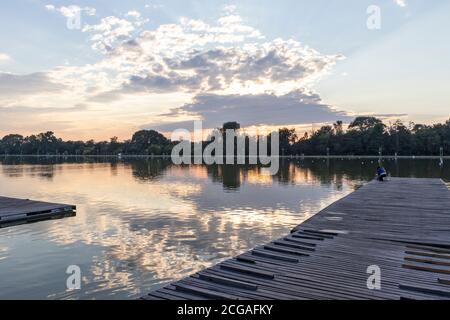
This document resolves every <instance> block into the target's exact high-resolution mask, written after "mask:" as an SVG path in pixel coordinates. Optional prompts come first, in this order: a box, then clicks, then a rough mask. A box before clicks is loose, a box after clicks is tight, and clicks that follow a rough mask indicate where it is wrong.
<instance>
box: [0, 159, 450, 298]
mask: <svg viewBox="0 0 450 320" xmlns="http://www.w3.org/2000/svg"><path fill="white" fill-rule="evenodd" d="M385 166H386V168H387V169H388V171H390V173H391V174H392V175H393V176H411V177H441V178H444V179H446V180H450V168H449V163H448V162H447V163H445V165H444V167H443V168H441V167H439V166H438V161H437V160H398V161H394V160H390V161H386V162H385ZM375 168H376V161H375V160H374V161H372V160H367V159H364V160H331V161H328V162H327V161H325V160H321V159H315V160H312V159H306V160H298V161H290V162H289V161H286V162H284V163H283V164H282V166H281V170H280V173H279V175H278V176H275V177H268V176H265V175H263V174H261V171H260V169H259V168H257V167H243V166H211V167H207V166H174V165H171V164H170V162H168V161H165V160H153V161H146V160H124V161H114V160H113V161H108V160H105V159H90V160H65V161H61V160H56V159H35V158H31V159H11V158H7V159H0V195H3V196H9V197H19V198H30V199H36V200H44V201H51V202H63V203H69V204H75V205H77V209H78V210H77V216H76V217H73V218H65V219H62V220H53V221H44V222H39V223H35V224H27V225H20V226H15V227H9V228H4V229H0V298H3V299H5V298H44V299H129V298H137V297H139V296H140V295H143V294H145V293H146V292H148V291H150V290H152V289H156V288H158V287H160V286H162V285H164V284H166V283H168V282H170V281H173V280H175V279H178V278H181V277H183V276H186V275H188V274H190V273H193V272H195V271H198V270H200V269H202V268H205V267H208V266H211V265H212V264H215V263H217V262H219V261H221V260H223V259H225V258H227V257H230V256H234V255H237V254H239V253H240V252H243V251H245V250H247V249H249V248H251V247H254V246H256V245H258V244H262V243H265V242H268V241H270V240H271V239H274V238H277V237H280V236H282V235H284V234H286V233H288V232H289V230H290V229H291V228H292V227H294V226H296V225H298V224H299V223H301V222H302V221H304V220H305V219H307V218H308V217H310V216H311V215H312V214H314V213H316V212H317V211H318V210H320V209H321V208H323V207H325V206H326V205H328V204H330V203H332V202H334V201H335V200H337V199H339V198H341V197H343V196H344V195H346V194H348V193H349V192H351V191H352V190H354V189H355V188H357V187H358V186H359V185H361V183H363V182H365V181H368V180H370V179H372V178H373V176H374V170H375ZM69 265H78V266H79V267H80V268H81V271H82V288H81V290H78V291H67V290H66V279H67V277H68V275H67V274H66V273H65V272H66V269H67V267H68V266H69Z"/></svg>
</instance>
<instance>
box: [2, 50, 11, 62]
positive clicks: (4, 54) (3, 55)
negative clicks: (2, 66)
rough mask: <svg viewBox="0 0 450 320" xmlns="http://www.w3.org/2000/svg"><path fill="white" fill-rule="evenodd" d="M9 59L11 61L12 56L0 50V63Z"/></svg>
mask: <svg viewBox="0 0 450 320" xmlns="http://www.w3.org/2000/svg"><path fill="white" fill-rule="evenodd" d="M8 61H11V57H10V56H9V55H7V54H6V53H1V52H0V63H5V62H8Z"/></svg>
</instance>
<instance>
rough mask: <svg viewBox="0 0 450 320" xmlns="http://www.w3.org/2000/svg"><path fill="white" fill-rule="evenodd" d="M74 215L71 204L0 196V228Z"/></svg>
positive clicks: (74, 211) (73, 208)
mask: <svg viewBox="0 0 450 320" xmlns="http://www.w3.org/2000/svg"><path fill="white" fill-rule="evenodd" d="M75 215H76V207H75V206H72V205H67V204H59V203H48V202H41V201H33V200H24V199H15V198H6V197H0V228H4V227H7V226H11V225H17V224H22V223H30V222H37V221H42V220H48V219H57V218H65V217H72V216H75Z"/></svg>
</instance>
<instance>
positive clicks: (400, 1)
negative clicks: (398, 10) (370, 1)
mask: <svg viewBox="0 0 450 320" xmlns="http://www.w3.org/2000/svg"><path fill="white" fill-rule="evenodd" d="M394 2H395V4H396V5H398V6H399V7H406V0H394Z"/></svg>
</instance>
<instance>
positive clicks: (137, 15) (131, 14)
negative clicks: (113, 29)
mask: <svg viewBox="0 0 450 320" xmlns="http://www.w3.org/2000/svg"><path fill="white" fill-rule="evenodd" d="M126 15H127V17H133V18H135V19H139V18H140V17H141V14H140V13H139V11H136V10H133V11H128V13H127V14H126Z"/></svg>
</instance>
